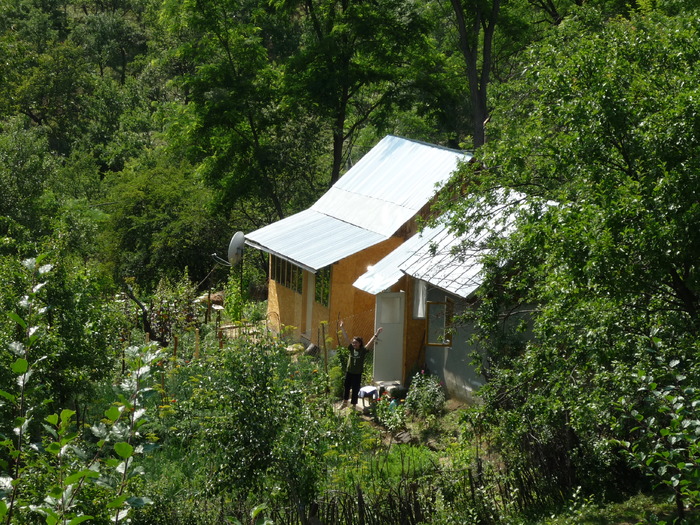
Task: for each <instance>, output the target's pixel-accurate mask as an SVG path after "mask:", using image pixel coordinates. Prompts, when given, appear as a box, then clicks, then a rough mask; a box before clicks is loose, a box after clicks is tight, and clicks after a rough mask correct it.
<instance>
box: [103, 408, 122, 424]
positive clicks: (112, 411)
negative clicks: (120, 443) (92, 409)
mask: <svg viewBox="0 0 700 525" xmlns="http://www.w3.org/2000/svg"><path fill="white" fill-rule="evenodd" d="M120 415H121V410H119V407H116V406H111V407H109V408H108V409H107V410H106V411H105V417H106V418H107V419H109V420H110V421H116V420H117V419H119V416H120Z"/></svg>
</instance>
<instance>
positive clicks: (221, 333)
mask: <svg viewBox="0 0 700 525" xmlns="http://www.w3.org/2000/svg"><path fill="white" fill-rule="evenodd" d="M217 334H218V336H219V350H223V348H224V331H223V330H219V331H218V332H217Z"/></svg>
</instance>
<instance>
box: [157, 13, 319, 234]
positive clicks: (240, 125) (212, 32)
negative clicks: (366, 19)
mask: <svg viewBox="0 0 700 525" xmlns="http://www.w3.org/2000/svg"><path fill="white" fill-rule="evenodd" d="M166 14H167V18H168V20H169V21H170V30H171V32H172V33H179V34H180V35H182V36H181V41H182V44H181V45H180V54H181V56H183V57H185V58H186V59H187V60H188V61H189V62H190V63H191V64H193V65H194V66H195V67H194V68H192V69H191V70H190V71H188V72H187V73H185V75H183V77H182V83H183V85H184V87H185V90H186V92H187V94H188V100H187V103H188V107H187V111H186V115H187V117H188V118H186V119H182V120H181V124H182V125H183V126H185V127H184V128H183V127H181V126H177V128H176V129H175V132H176V133H182V132H184V133H186V136H187V141H186V144H187V145H188V154H189V156H190V158H191V159H192V161H193V162H195V163H197V164H198V165H199V168H198V169H199V171H200V172H201V173H202V174H203V175H204V176H205V177H206V178H207V180H208V181H209V182H210V184H212V185H213V186H214V187H216V188H217V190H218V196H219V205H220V208H221V209H222V210H223V209H225V210H226V211H228V212H231V210H234V211H235V213H236V214H237V216H239V217H240V216H247V217H248V218H249V224H250V223H253V224H255V223H256V222H257V225H260V224H261V223H267V222H271V221H274V220H277V219H279V218H282V217H285V216H286V215H288V214H290V213H291V212H294V211H298V209H299V208H300V207H305V206H306V205H307V204H308V203H309V202H311V201H312V200H313V198H314V197H313V196H314V195H315V194H316V192H317V191H318V188H319V182H318V180H317V179H318V169H317V166H316V163H317V162H318V158H319V157H320V154H319V148H320V146H321V144H322V138H323V133H322V130H321V129H320V128H319V124H318V122H317V121H316V120H315V119H314V118H310V117H308V116H305V115H304V114H303V113H300V112H299V106H298V104H296V103H295V101H293V100H292V101H287V100H285V99H284V97H283V91H282V87H281V86H282V81H283V78H282V77H283V72H282V70H281V68H280V66H279V62H280V61H283V60H284V59H285V57H286V56H288V51H287V50H288V49H289V48H290V46H291V47H292V48H294V46H295V44H294V39H295V34H296V31H295V27H296V26H295V24H294V21H293V20H292V21H291V22H290V21H289V20H288V19H287V18H286V17H280V16H277V15H275V13H273V12H272V11H271V10H270V9H269V8H262V7H259V6H258V4H257V3H256V2H251V1H241V0H229V1H226V2H214V1H210V0H199V1H198V2H196V3H195V4H184V5H180V3H179V2H178V3H177V4H175V3H173V4H172V5H166ZM285 27H287V28H288V31H287V32H285V31H284V28H285Z"/></svg>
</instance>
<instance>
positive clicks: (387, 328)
mask: <svg viewBox="0 0 700 525" xmlns="http://www.w3.org/2000/svg"><path fill="white" fill-rule="evenodd" d="M469 158H470V157H469V156H468V155H467V154H465V153H464V152H461V151H456V150H452V149H447V148H443V147H439V146H434V145H430V144H426V143H422V142H417V141H412V140H407V139H404V138H400V137H395V136H387V137H385V138H384V139H382V140H381V141H380V142H379V143H378V144H377V145H376V146H375V147H374V148H372V149H371V150H370V151H369V152H368V153H367V154H366V155H365V156H364V157H363V158H362V159H361V160H360V161H359V162H358V163H357V164H355V165H354V166H353V167H352V168H351V169H350V170H348V172H347V173H346V174H345V175H344V176H343V177H341V178H340V179H339V180H338V182H337V183H336V184H334V185H333V187H332V188H330V189H329V190H328V192H327V193H326V194H324V195H323V196H322V197H321V198H320V199H319V200H318V201H317V202H316V203H315V204H314V205H313V206H311V207H310V208H309V209H307V210H304V211H302V212H300V213H297V214H295V215H292V216H290V217H287V218H284V219H282V220H280V221H277V222H275V223H272V224H270V225H268V226H265V227H263V228H260V229H259V230H256V231H253V232H251V233H249V234H247V235H246V237H245V242H246V244H247V245H249V246H251V247H254V248H257V249H259V250H262V251H264V252H267V253H268V254H269V255H270V258H269V261H270V262H269V264H270V268H269V270H270V280H269V289H268V292H269V293H268V325H269V326H270V328H271V329H272V330H274V331H277V332H286V333H289V334H290V335H291V336H292V337H293V338H294V339H296V340H298V341H301V342H303V343H307V344H308V343H313V344H316V345H318V346H322V345H324V344H326V341H328V338H330V344H331V345H332V346H334V345H335V344H338V343H343V341H338V340H337V333H338V326H339V321H340V320H343V322H344V324H345V327H346V330H347V332H348V334H349V335H350V336H354V335H358V336H362V337H364V338H365V340H368V339H369V338H370V337H371V335H372V333H373V332H374V330H375V327H376V326H383V327H384V331H383V333H382V336H381V337H380V338H379V340H378V342H377V344H376V347H375V352H374V356H375V357H374V359H375V380H377V381H398V382H401V383H405V382H406V381H407V380H408V379H409V378H410V376H411V374H412V373H413V372H414V370H415V369H416V367H417V366H419V365H417V363H421V362H422V360H423V359H424V358H425V351H424V348H425V345H424V341H425V339H426V328H427V326H428V324H427V323H426V318H425V317H420V316H414V315H407V314H406V312H407V305H412V304H414V302H415V301H414V294H416V293H419V294H421V293H422V294H424V295H422V296H421V297H423V298H425V299H426V300H427V299H428V296H427V295H425V294H429V293H433V289H432V288H429V287H423V288H421V286H422V285H420V286H417V287H416V289H415V290H414V286H413V283H414V282H418V283H420V282H426V283H427V282H429V281H428V280H427V279H422V278H421V275H423V273H422V271H421V268H420V265H419V263H418V262H416V264H415V266H410V267H406V268H404V267H403V263H405V262H406V259H407V257H404V258H403V259H402V260H401V261H399V259H401V257H402V254H404V255H405V253H404V252H401V251H398V252H397V251H396V250H397V249H399V248H400V247H402V246H404V245H406V246H407V249H408V247H410V246H412V245H413V243H416V245H420V242H419V241H420V239H421V237H418V236H417V235H416V234H417V233H418V230H419V226H418V218H420V217H426V216H427V215H428V213H429V209H430V204H431V202H432V200H433V199H434V196H435V191H436V188H437V187H438V186H439V185H442V184H444V183H446V182H447V181H448V180H449V178H450V176H451V174H452V173H453V172H454V171H455V169H456V168H457V166H458V164H459V163H460V162H463V161H467V160H469ZM414 239H418V241H416V240H414ZM409 241H412V242H413V243H411V244H409ZM421 246H422V245H421ZM407 253H409V255H410V253H411V252H410V251H409V252H407ZM392 254H393V259H392V258H390V259H389V262H391V261H392V260H393V261H395V262H400V263H401V264H400V265H396V268H395V269H394V272H395V273H394V275H397V276H398V279H397V280H396V281H395V282H392V283H390V284H389V285H388V286H382V285H381V284H379V282H378V281H379V280H380V279H384V278H386V275H385V274H384V273H377V272H374V273H370V272H371V270H372V269H373V267H374V265H375V264H377V263H379V262H380V261H382V260H384V259H385V258H386V257H387V256H391V255H392ZM424 270H425V269H423V271H424ZM412 274H415V276H416V277H413V276H412ZM373 275H374V276H375V277H376V279H375V280H376V283H374V284H373V285H372V286H365V285H362V282H363V281H362V280H360V281H359V283H360V284H359V285H358V284H357V283H358V279H360V278H361V277H362V278H363V279H364V281H365V282H370V281H371V280H372V279H374V277H372V276H373ZM426 304H428V303H426ZM431 304H432V303H431ZM429 308H430V309H431V311H432V309H433V307H432V306H430V307H429ZM430 326H431V327H432V326H434V325H430ZM443 342H444V341H443Z"/></svg>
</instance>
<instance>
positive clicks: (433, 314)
mask: <svg viewBox="0 0 700 525" xmlns="http://www.w3.org/2000/svg"><path fill="white" fill-rule="evenodd" d="M427 314H428V318H427V322H428V330H427V337H428V340H427V344H428V346H452V323H453V317H454V302H453V301H452V300H451V299H449V298H447V297H446V298H445V301H444V302H434V301H429V302H428V303H427Z"/></svg>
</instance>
